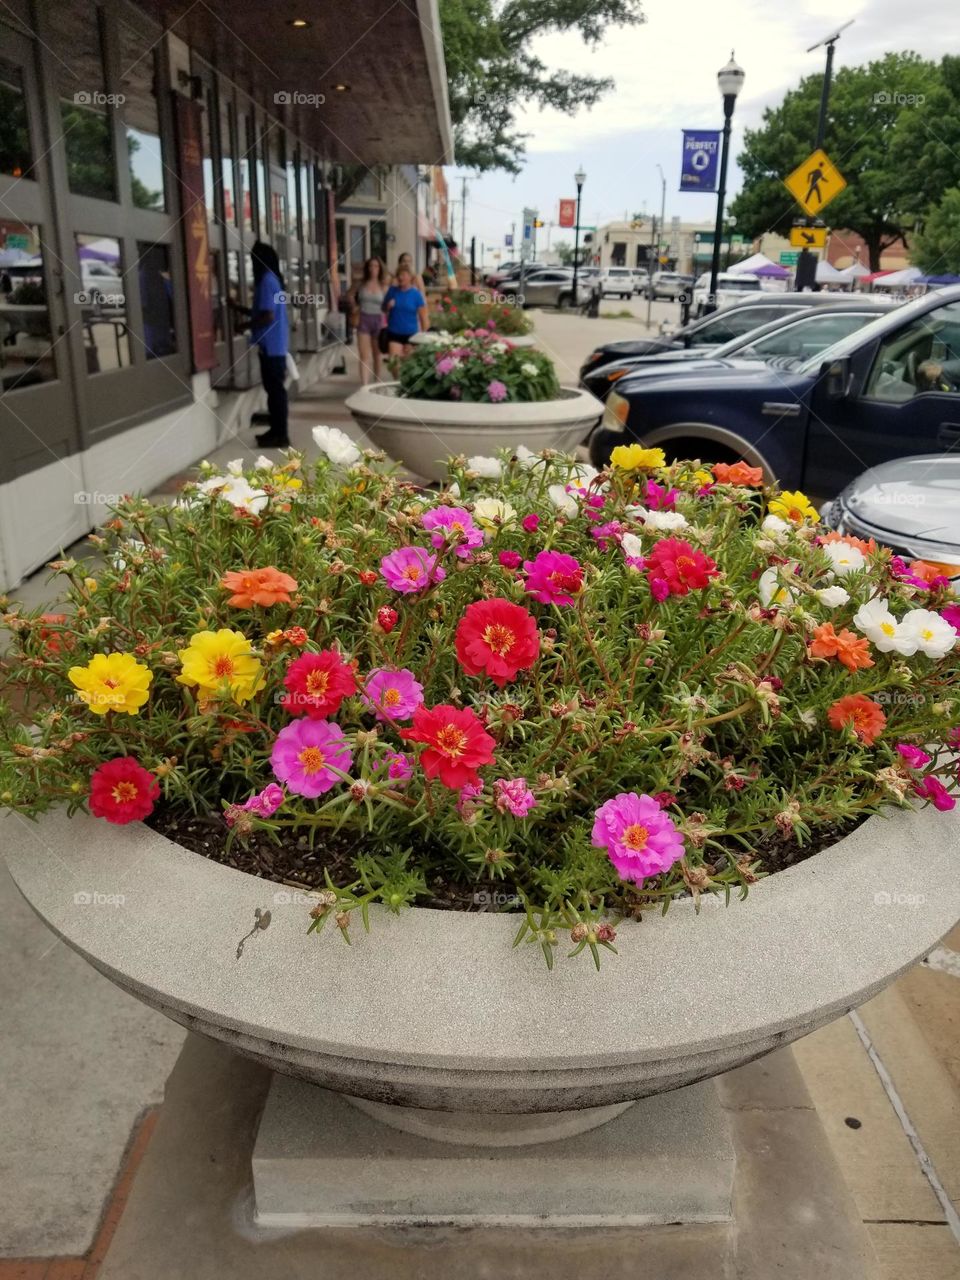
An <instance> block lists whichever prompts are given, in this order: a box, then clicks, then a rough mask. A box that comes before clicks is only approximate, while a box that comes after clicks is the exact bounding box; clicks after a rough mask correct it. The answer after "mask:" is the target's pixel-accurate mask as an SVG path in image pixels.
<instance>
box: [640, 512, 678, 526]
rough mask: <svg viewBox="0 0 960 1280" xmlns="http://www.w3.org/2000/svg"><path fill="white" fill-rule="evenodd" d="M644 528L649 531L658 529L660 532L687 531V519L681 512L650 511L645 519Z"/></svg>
mask: <svg viewBox="0 0 960 1280" xmlns="http://www.w3.org/2000/svg"><path fill="white" fill-rule="evenodd" d="M643 523H644V527H645V528H647V529H657V530H660V531H663V530H666V529H686V527H687V518H686V516H683V515H681V514H680V512H679V511H648V512H647V513H646V515H645V516H644V517H643Z"/></svg>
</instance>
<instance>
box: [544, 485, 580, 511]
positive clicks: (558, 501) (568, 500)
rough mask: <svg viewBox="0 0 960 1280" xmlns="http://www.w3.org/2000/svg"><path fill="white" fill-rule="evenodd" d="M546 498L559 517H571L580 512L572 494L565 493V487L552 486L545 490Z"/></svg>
mask: <svg viewBox="0 0 960 1280" xmlns="http://www.w3.org/2000/svg"><path fill="white" fill-rule="evenodd" d="M547 497H548V498H549V499H550V501H551V502H552V503H553V505H554V506H555V507H556V508H557V510H558V511H559V512H560V514H561V515H564V516H570V517H573V516H575V515H576V514H577V512H578V511H579V510H580V504H579V503H578V502H577V500H576V498H575V497H574V496H573V494H572V493H567V490H566V486H565V485H562V484H552V485H551V486H550V488H549V489H548V490H547Z"/></svg>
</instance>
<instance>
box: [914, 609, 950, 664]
mask: <svg viewBox="0 0 960 1280" xmlns="http://www.w3.org/2000/svg"><path fill="white" fill-rule="evenodd" d="M900 627H901V629H902V632H903V634H904V636H907V637H909V638H910V640H911V641H913V642H914V643H915V649H919V650H920V652H921V653H925V654H926V655H927V657H928V658H935V659H936V660H937V661H939V660H940V659H941V658H943V657H945V656H946V655H947V654H948V653H949V652H950V650H951V649H952V648H953V646H954V645H955V644H956V642H957V633H956V632H955V631H954V629H953V627H951V625H950V623H949V622H947V621H946V620H945V619H944V618H941V617H940V615H939V613H934V612H933V610H932V609H911V610H910V612H909V613H908V614H907V615H906V617H905V618H904V619H903V621H902V622H901V623H900Z"/></svg>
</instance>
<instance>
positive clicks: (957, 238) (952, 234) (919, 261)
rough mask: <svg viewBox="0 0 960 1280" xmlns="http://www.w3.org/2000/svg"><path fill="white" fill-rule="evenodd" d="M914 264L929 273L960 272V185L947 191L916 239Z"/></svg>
mask: <svg viewBox="0 0 960 1280" xmlns="http://www.w3.org/2000/svg"><path fill="white" fill-rule="evenodd" d="M912 257H913V264H914V266H917V267H919V268H920V270H921V271H923V272H924V273H925V274H926V275H931V276H937V275H960V187H951V189H950V190H949V191H947V192H945V193H944V196H943V199H942V201H941V202H940V204H939V205H938V206H937V208H935V209H933V210H931V212H930V214H929V216H928V217H927V219H926V222H925V223H924V225H923V229H922V230H921V231H918V232H917V234H916V236H914V240H913V255H912Z"/></svg>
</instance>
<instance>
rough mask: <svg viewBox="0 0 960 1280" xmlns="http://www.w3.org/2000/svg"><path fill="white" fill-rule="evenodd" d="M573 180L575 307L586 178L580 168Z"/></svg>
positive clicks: (574, 302) (574, 303) (575, 303)
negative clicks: (574, 197) (575, 189)
mask: <svg viewBox="0 0 960 1280" xmlns="http://www.w3.org/2000/svg"><path fill="white" fill-rule="evenodd" d="M573 180H574V182H575V183H576V184H577V221H576V225H575V226H574V229H573V305H574V307H576V305H577V302H578V298H577V271H578V268H579V266H580V193H581V192H582V191H583V184H584V183H585V182H586V180H587V175H586V174H585V173H584V172H583V169H582V168H580V169H578V170H577V172H576V173H575V174H574V175H573Z"/></svg>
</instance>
